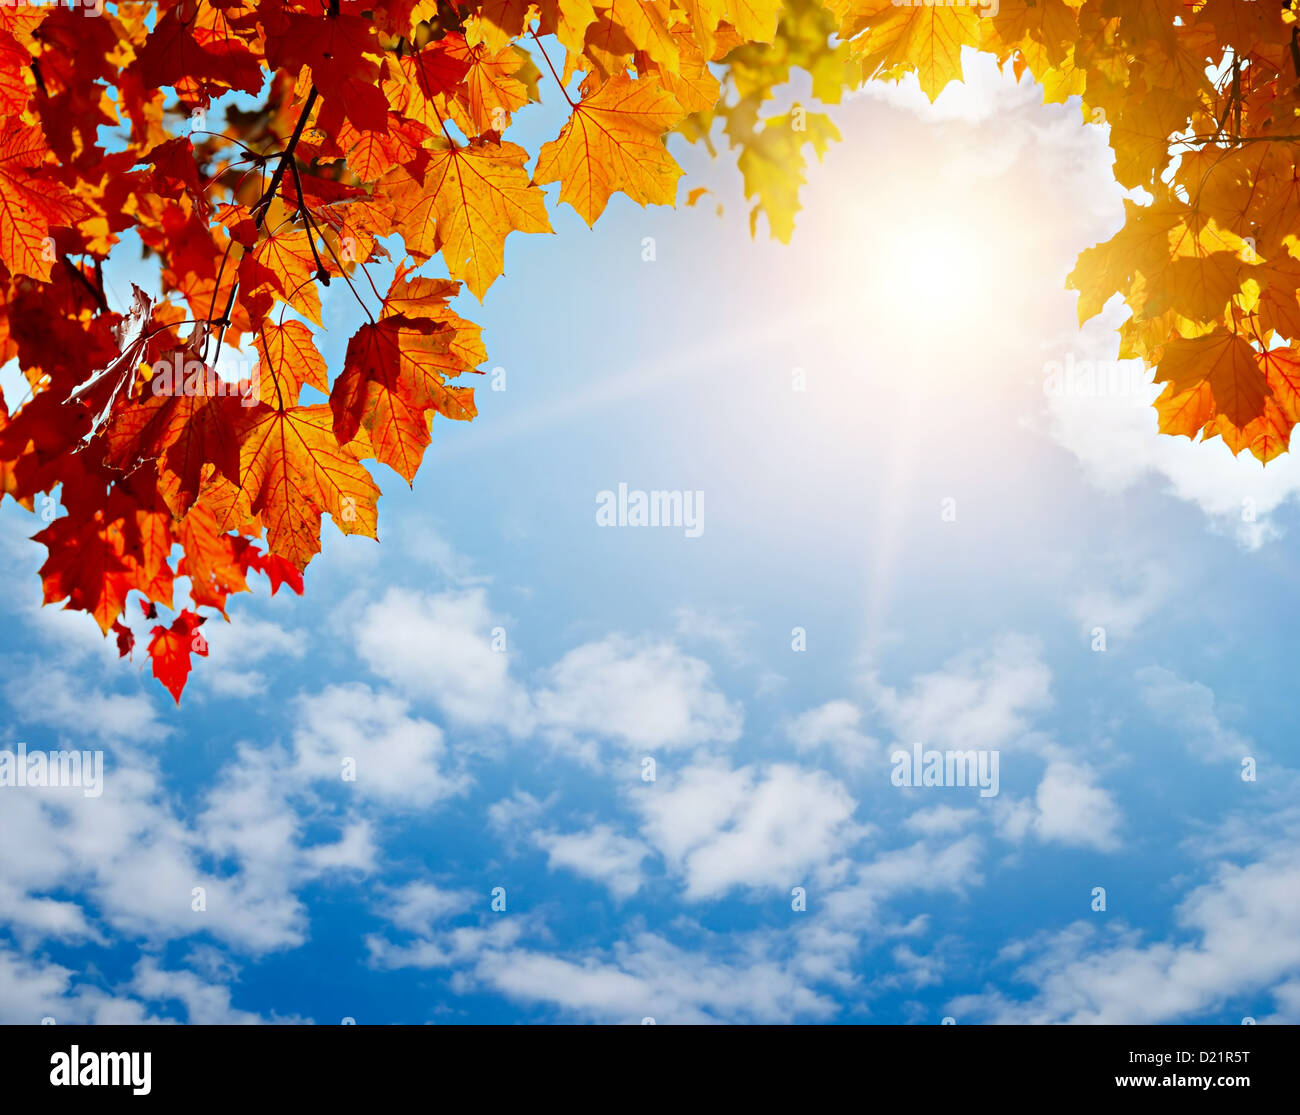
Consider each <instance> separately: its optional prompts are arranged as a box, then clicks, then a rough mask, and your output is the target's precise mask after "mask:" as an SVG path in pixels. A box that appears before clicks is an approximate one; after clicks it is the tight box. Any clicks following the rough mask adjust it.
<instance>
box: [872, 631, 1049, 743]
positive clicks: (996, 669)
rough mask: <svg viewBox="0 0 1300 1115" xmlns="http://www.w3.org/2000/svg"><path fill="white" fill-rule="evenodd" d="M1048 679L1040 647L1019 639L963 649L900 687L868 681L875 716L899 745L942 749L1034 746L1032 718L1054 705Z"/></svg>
mask: <svg viewBox="0 0 1300 1115" xmlns="http://www.w3.org/2000/svg"><path fill="white" fill-rule="evenodd" d="M1051 681H1052V673H1051V670H1050V669H1048V667H1047V664H1046V663H1045V662H1043V660H1042V657H1041V655H1040V653H1039V651H1038V648H1037V646H1036V645H1035V644H1034V643H1033V642H1032V641H1030V640H1028V639H1025V638H1023V637H1021V636H1016V635H1005V636H1002V637H1000V638H998V639H997V640H996V641H995V642H994V643H993V644H992V646H990V647H989V648H988V649H986V650H972V651H967V652H965V653H963V654H960V655H958V656H956V657H954V658H952V659H951V660H950V661H949V662H947V663H946V664H945V665H944V667H943V669H942V670H938V671H935V672H933V673H924V674H918V675H916V676H915V677H913V678H912V679H911V683H910V685H909V686H908V687H907V688H905V689H898V688H893V687H890V686H887V685H884V684H882V683H881V682H880V681H879V679H878V678H877V677H876V676H875V675H872V676H870V677H869V678H868V679H867V688H868V692H869V693H870V695H871V699H872V702H873V703H874V706H875V709H876V712H877V713H878V714H879V715H880V716H881V717H882V718H883V720H884V722H885V724H887V725H888V727H889V728H890V729H891V730H892V732H893V734H894V737H895V738H896V739H898V740H900V741H903V742H920V743H923V744H924V745H925V746H926V747H930V748H939V749H957V750H969V749H971V748H975V749H987V750H996V749H1000V748H1008V747H1016V746H1021V747H1030V746H1037V744H1038V741H1036V740H1034V739H1032V738H1030V737H1029V735H1028V733H1029V725H1030V714H1031V713H1034V712H1039V711H1041V710H1044V709H1046V708H1048V707H1049V706H1050V705H1051Z"/></svg>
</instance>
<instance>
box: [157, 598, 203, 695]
mask: <svg viewBox="0 0 1300 1115" xmlns="http://www.w3.org/2000/svg"><path fill="white" fill-rule="evenodd" d="M202 624H203V618H202V617H201V616H198V615H195V614H194V613H193V612H191V611H182V612H181V613H180V615H178V616H177V617H176V619H175V620H174V621H173V622H172V625H171V626H170V627H162V626H158V627H155V628H154V629H153V631H152V632H151V634H152V636H153V637H152V638H151V639H150V640H149V657H150V659H151V660H152V661H153V676H154V677H156V678H157V679H158V680H159V681H160V682H162V683H163V685H164V686H166V687H167V692H168V693H170V694H171V695H172V697H173V698H175V701H176V703H177V704H178V705H179V704H180V703H181V692H182V691H183V690H184V688H185V681H186V679H187V678H188V677H189V676H190V669H191V655H195V654H198V655H202V656H203V657H204V658H206V657H207V656H208V644H207V643H206V642H205V641H204V638H203V636H202V635H201V634H199V627H200V626H201V625H202Z"/></svg>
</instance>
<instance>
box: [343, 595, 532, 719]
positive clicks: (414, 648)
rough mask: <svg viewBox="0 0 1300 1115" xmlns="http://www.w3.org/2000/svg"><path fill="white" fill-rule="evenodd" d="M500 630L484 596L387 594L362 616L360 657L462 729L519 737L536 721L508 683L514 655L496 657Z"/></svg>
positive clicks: (521, 696) (515, 686) (512, 683)
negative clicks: (471, 727) (490, 730)
mask: <svg viewBox="0 0 1300 1115" xmlns="http://www.w3.org/2000/svg"><path fill="white" fill-rule="evenodd" d="M498 626H502V624H501V621H500V620H498V619H497V618H495V617H494V616H493V615H492V613H491V611H490V610H489V608H488V602H487V594H486V592H485V591H484V590H483V589H482V588H471V589H466V590H463V591H456V592H445V593H441V594H438V595H428V594H424V593H418V592H412V591H410V590H409V589H402V588H390V589H389V590H388V591H387V592H386V593H385V594H384V596H383V598H382V599H380V600H379V601H377V602H375V603H372V604H370V605H369V606H367V607H366V608H365V610H364V612H363V614H362V616H361V621H360V623H359V625H358V628H357V649H358V651H359V653H360V655H361V657H362V658H363V659H364V660H365V662H366V664H367V665H368V666H369V667H370V669H371V670H372V671H373V672H374V673H376V674H378V675H379V676H380V677H382V678H384V680H385V681H387V682H389V683H390V684H392V685H394V686H396V687H397V688H398V689H399V690H400V691H401V692H402V693H403V694H404V695H405V696H408V697H410V698H412V699H418V700H424V701H429V702H431V703H433V704H434V705H436V706H437V707H438V708H439V709H441V710H442V711H443V712H444V713H445V714H446V715H447V716H449V717H450V718H451V719H453V720H455V721H458V722H461V723H464V724H470V725H476V726H483V727H487V726H499V727H502V728H505V729H507V730H508V731H511V732H513V733H516V734H522V733H524V732H526V731H528V729H529V727H530V726H531V720H532V717H531V713H530V710H529V707H528V696H527V694H526V693H525V692H524V690H523V689H522V688H521V687H520V686H519V685H518V684H517V683H516V682H515V681H514V679H513V678H511V676H510V655H509V654H508V653H504V652H498V651H494V650H493V649H492V639H493V636H492V630H493V628H494V627H498ZM507 640H508V633H507ZM507 645H508V642H507Z"/></svg>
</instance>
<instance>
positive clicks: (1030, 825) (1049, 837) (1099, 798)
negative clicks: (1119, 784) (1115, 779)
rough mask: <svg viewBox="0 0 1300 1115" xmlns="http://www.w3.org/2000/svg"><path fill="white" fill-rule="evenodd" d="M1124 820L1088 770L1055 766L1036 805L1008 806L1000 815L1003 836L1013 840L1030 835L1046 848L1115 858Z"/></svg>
mask: <svg viewBox="0 0 1300 1115" xmlns="http://www.w3.org/2000/svg"><path fill="white" fill-rule="evenodd" d="M1122 821H1123V817H1122V814H1121V812H1120V809H1119V806H1118V805H1117V804H1116V802H1115V798H1114V796H1113V795H1112V794H1111V793H1110V792H1109V791H1108V790H1105V789H1103V788H1102V787H1100V786H1098V785H1097V781H1096V774H1095V772H1094V771H1093V770H1092V769H1091V768H1089V767H1087V766H1086V765H1083V764H1079V763H1070V762H1064V761H1057V762H1052V763H1049V764H1048V766H1047V770H1046V771H1045V772H1044V773H1043V778H1042V781H1041V782H1039V784H1038V791H1037V793H1036V794H1035V795H1034V799H1033V800H1032V801H1025V800H1022V801H1016V802H1008V803H1006V805H1005V806H1002V808H1001V810H1000V812H999V814H998V822H997V823H998V831H999V833H1000V834H1001V835H1002V836H1003V837H1004V838H1006V839H1008V840H1015V841H1019V840H1022V839H1024V838H1025V836H1027V835H1029V834H1031V833H1032V834H1033V835H1034V836H1036V837H1037V838H1038V839H1039V840H1042V841H1044V842H1046V843H1055V844H1066V845H1071V846H1074V847H1085V848H1094V849H1096V850H1097V851H1100V852H1112V851H1115V850H1116V849H1117V848H1118V847H1119V846H1120V841H1119V835H1118V833H1119V829H1120V826H1121V824H1122Z"/></svg>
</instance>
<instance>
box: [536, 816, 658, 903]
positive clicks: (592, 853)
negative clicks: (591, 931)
mask: <svg viewBox="0 0 1300 1115" xmlns="http://www.w3.org/2000/svg"><path fill="white" fill-rule="evenodd" d="M533 841H534V843H536V844H537V846H538V847H539V848H542V849H543V850H544V851H545V852H546V853H547V857H548V858H547V866H548V867H550V869H551V870H552V871H554V870H555V869H556V868H568V869H569V870H570V871H573V872H574V873H575V874H578V875H582V876H583V877H585V878H588V879H595V880H596V881H597V882H601V883H604V884H605V885H606V886H607V887H608V888H609V892H610V894H612V895H613V896H614V897H615V898H631V897H632V895H634V894H636V892H637V891H638V890H640V889H641V884H642V882H643V879H642V875H641V861H642V860H644V859H645V857H646V856H647V855H649V854H650V849H649V848H647V847H646V846H645V845H644V844H643V843H641V841H639V840H634V839H632V838H631V837H627V836H621V835H619V834H618V833H616V832H615V831H614V830H613V829H612V828H611V827H610V826H609V825H596V826H595V827H594V828H591V829H589V830H588V831H586V832H569V833H558V832H542V831H539V832H536V833H534V834H533Z"/></svg>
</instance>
